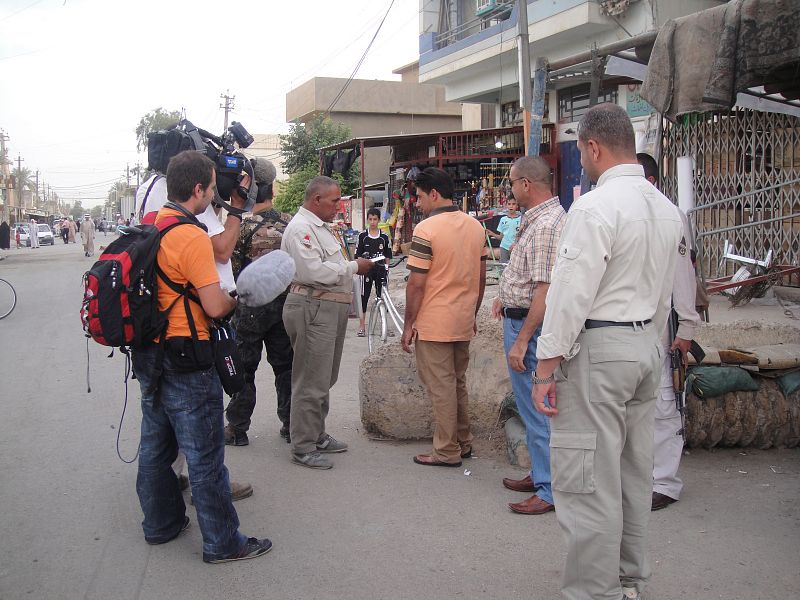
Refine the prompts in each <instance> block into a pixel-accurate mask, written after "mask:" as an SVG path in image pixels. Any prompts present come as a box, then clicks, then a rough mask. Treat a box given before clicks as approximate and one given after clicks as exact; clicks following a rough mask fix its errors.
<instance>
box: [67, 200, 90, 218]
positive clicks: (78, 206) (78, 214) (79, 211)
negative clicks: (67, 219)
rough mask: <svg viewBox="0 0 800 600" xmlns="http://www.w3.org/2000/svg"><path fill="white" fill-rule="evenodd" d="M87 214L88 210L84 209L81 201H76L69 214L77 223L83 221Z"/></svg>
mask: <svg viewBox="0 0 800 600" xmlns="http://www.w3.org/2000/svg"><path fill="white" fill-rule="evenodd" d="M85 212H86V210H85V209H84V208H83V204H82V203H81V201H80V200H75V204H73V205H72V208H70V209H69V214H70V215H72V218H73V219H75V220H76V221H82V220H83V214H84V213H85Z"/></svg>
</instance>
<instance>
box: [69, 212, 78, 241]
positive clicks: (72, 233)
mask: <svg viewBox="0 0 800 600" xmlns="http://www.w3.org/2000/svg"><path fill="white" fill-rule="evenodd" d="M67 227H68V229H67V232H68V233H69V241H70V242H72V243H73V244H74V243H76V242H75V234H76V233H77V232H78V228H77V227H76V226H75V218H74V217H70V218H69V221H67Z"/></svg>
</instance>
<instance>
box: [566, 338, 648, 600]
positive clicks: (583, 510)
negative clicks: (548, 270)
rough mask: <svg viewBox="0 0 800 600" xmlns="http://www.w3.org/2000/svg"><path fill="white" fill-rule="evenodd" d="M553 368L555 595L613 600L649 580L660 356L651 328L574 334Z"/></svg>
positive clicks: (582, 598)
mask: <svg viewBox="0 0 800 600" xmlns="http://www.w3.org/2000/svg"><path fill="white" fill-rule="evenodd" d="M577 343H579V344H580V350H579V352H578V354H577V355H576V356H574V357H573V358H572V359H571V360H569V361H562V363H561V366H560V367H559V368H558V369H556V372H555V378H556V390H557V398H558V405H557V408H558V411H559V412H558V415H556V416H555V417H553V419H552V421H551V431H550V467H551V470H552V479H553V498H554V501H555V505H556V515H557V518H558V522H559V524H560V525H561V528H562V530H563V531H564V534H565V537H566V543H567V562H566V565H565V566H564V579H563V586H562V589H561V591H562V594H563V596H564V598H567V599H569V600H601V599H608V600H620V598H622V588H621V586H622V585H624V586H626V587H635V588H637V589H639V590H640V591H641V590H642V589H643V587H644V585H645V583H646V582H647V580H648V579H649V577H650V568H649V566H648V563H647V559H646V547H647V544H646V533H647V524H648V521H649V518H650V503H651V493H652V489H653V487H652V486H653V419H654V416H653V410H654V407H655V402H656V392H657V388H658V383H659V381H660V380H661V362H662V355H663V350H662V348H661V342H660V335H658V334H657V332H656V331H655V329H654V326H653V325H652V324H649V325H645V326H644V328H642V327H637V328H636V329H634V328H632V327H603V328H598V329H590V330H586V331H583V332H581V333H580V334H579V336H578V339H577Z"/></svg>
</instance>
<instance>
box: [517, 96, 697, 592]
mask: <svg viewBox="0 0 800 600" xmlns="http://www.w3.org/2000/svg"><path fill="white" fill-rule="evenodd" d="M578 149H579V150H580V153H581V165H582V166H583V168H584V169H585V170H586V172H587V173H588V175H589V176H590V178H591V179H592V180H593V181H596V182H597V188H596V189H594V190H593V191H591V192H589V193H587V194H584V195H583V196H581V197H580V199H579V200H578V201H577V202H575V204H573V205H572V208H571V210H570V212H569V214H568V215H567V222H566V224H565V226H564V230H563V232H562V235H561V242H560V244H559V249H558V259H557V260H556V265H555V269H554V271H553V276H552V281H551V284H550V290H549V291H548V294H547V310H546V312H545V318H544V324H543V326H542V334H541V336H540V337H539V343H538V348H537V352H536V355H537V357H538V359H539V364H538V366H537V369H536V373H535V375H534V389H533V401H534V404H535V406H536V409H537V410H538V411H539V412H541V413H543V414H546V415H548V416H550V417H552V418H551V431H550V453H551V455H550V457H551V470H552V480H553V481H552V485H553V498H554V501H555V505H556V516H557V518H558V522H559V524H560V525H561V528H562V530H563V531H564V533H565V536H566V542H567V561H566V565H565V567H564V578H563V584H562V588H561V592H562V595H563V596H564V598H567V599H568V600H586V599H587V598H592V599H594V600H597V599H609V600H612V599H613V600H619V599H620V598H640V594H641V591H642V589H643V588H644V586H645V585H646V583H647V581H648V579H649V577H650V569H649V566H648V564H647V560H646V547H647V541H646V529H647V523H648V519H649V516H650V500H651V492H652V474H653V420H654V419H653V409H654V407H655V400H656V389H657V386H658V382H659V380H660V374H661V361H662V360H663V358H664V351H663V349H662V347H661V333H662V332H663V331H664V327H665V325H666V321H667V314H668V310H669V303H670V293H671V291H672V279H673V275H674V272H675V265H676V262H677V259H678V247H679V242H680V240H681V236H682V226H681V219H680V216H679V215H678V210H677V209H676V208H675V206H673V205H672V203H671V202H670V201H669V200H668V199H667V198H665V197H664V196H663V195H662V194H661V193H660V192H658V190H656V189H655V188H654V187H653V186H652V185H651V184H650V183H649V182H648V181H647V180H645V178H644V176H643V175H644V172H643V170H642V167H641V166H639V164H638V163H637V161H636V149H635V137H634V133H633V127H632V125H631V122H630V119H629V118H628V116H627V114H626V113H625V110H624V109H622V108H621V107H619V106H617V105H613V104H601V105H598V106H595V107H593V108H591V109H589V110H588V111H587V112H586V114H585V115H584V117H583V119H581V122H580V124H579V126H578ZM554 373H555V382H554Z"/></svg>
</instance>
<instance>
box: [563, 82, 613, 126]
mask: <svg viewBox="0 0 800 600" xmlns="http://www.w3.org/2000/svg"><path fill="white" fill-rule="evenodd" d="M590 93H591V92H590V85H589V84H588V83H584V84H581V85H575V86H573V87H569V88H565V89H563V90H558V121H559V123H571V122H573V121H579V120H580V118H581V117H582V116H583V115H584V113H585V112H586V111H587V110H589V100H590ZM601 102H611V103H612V104H616V102H617V86H616V85H614V86H609V87H607V88H600V92H599V93H598V94H597V103H598V104H600V103H601Z"/></svg>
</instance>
